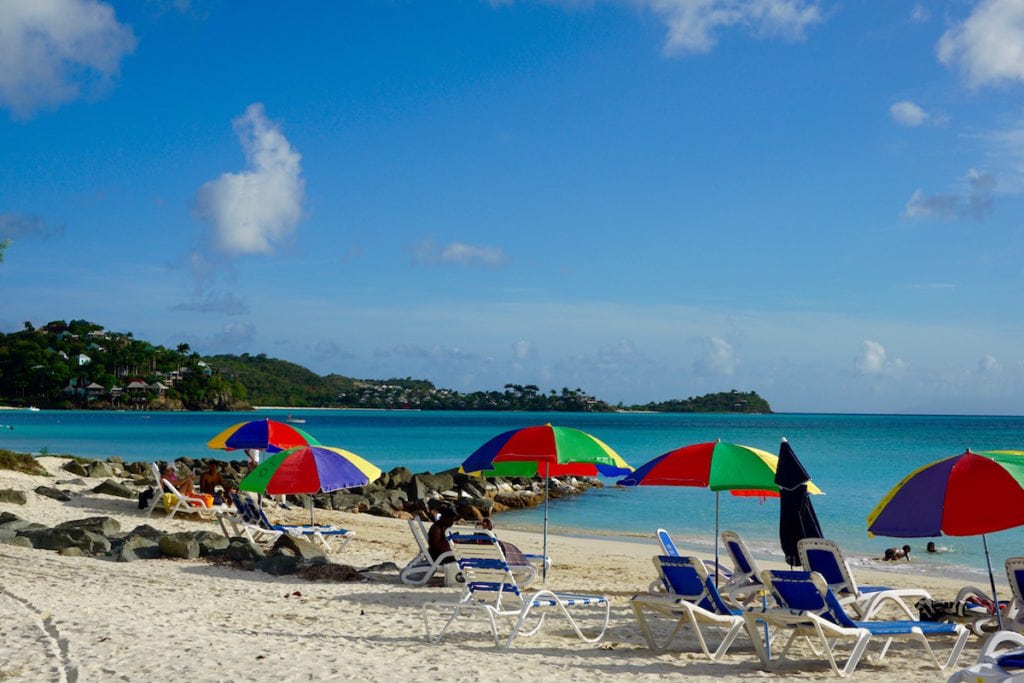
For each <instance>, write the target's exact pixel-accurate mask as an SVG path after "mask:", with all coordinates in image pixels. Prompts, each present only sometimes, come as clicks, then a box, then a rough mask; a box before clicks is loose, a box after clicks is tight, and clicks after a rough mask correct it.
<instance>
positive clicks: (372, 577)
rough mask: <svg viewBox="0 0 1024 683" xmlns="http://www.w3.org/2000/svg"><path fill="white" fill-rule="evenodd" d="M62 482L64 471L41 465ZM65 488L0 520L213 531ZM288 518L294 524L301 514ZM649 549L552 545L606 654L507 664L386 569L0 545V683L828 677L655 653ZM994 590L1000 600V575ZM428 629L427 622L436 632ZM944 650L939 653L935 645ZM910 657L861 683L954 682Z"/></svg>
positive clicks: (579, 649) (383, 551)
mask: <svg viewBox="0 0 1024 683" xmlns="http://www.w3.org/2000/svg"><path fill="white" fill-rule="evenodd" d="M40 461H41V462H42V463H43V464H44V466H45V467H46V468H47V469H48V470H49V471H50V472H53V473H56V474H57V477H56V479H57V481H63V480H67V479H73V477H71V476H63V475H65V474H66V473H64V472H60V471H59V467H60V465H61V464H62V463H63V462H64V461H63V460H61V459H59V458H41V459H40ZM83 481H84V482H85V484H84V485H81V484H77V485H76V484H60V487H61V488H67V489H70V490H71V491H72V492H73V493H77V494H79V495H74V496H73V497H72V500H71V501H69V502H59V501H56V500H53V499H51V498H47V497H44V496H40V495H37V494H35V493H34V492H33V489H35V488H36V487H37V486H39V485H40V484H47V485H52V484H53V482H54V479H52V478H47V477H37V476H30V475H25V474H20V473H15V472H10V471H4V470H0V489H6V488H13V489H20V490H24V491H26V492H27V497H28V502H27V503H26V504H25V505H17V504H9V503H0V512H5V511H6V512H11V513H14V514H16V515H18V516H19V517H22V518H23V519H26V520H29V521H33V522H38V523H41V524H45V525H47V526H53V525H55V524H57V523H59V522H62V521H66V520H71V519H81V518H84V517H92V516H97V515H107V516H111V517H114V518H116V519H117V520H118V521H119V522H120V523H121V528H122V530H123V531H128V530H131V529H132V528H134V527H136V526H138V525H141V524H150V525H152V526H154V527H156V528H159V529H161V530H167V531H188V530H197V529H207V530H210V531H219V526H218V525H217V523H216V522H210V521H198V520H195V519H192V518H191V517H188V518H180V517H179V518H175V519H172V520H168V519H166V518H165V517H164V516H163V514H162V513H159V512H158V513H157V514H155V515H152V516H148V517H147V516H144V514H143V512H144V511H142V510H139V509H138V507H137V505H136V503H135V501H131V500H126V499H123V498H115V497H112V496H106V495H101V494H95V493H91V492H90V491H89V489H91V488H92V487H93V486H95V485H96V484H97V483H99V480H95V479H93V480H90V479H84V480H83ZM289 514H290V515H291V521H295V522H302V521H304V519H303V518H304V513H303V512H301V511H295V512H291V513H282V515H284V516H287V515H289ZM317 521H318V522H332V523H335V524H338V525H340V526H344V527H346V528H348V529H352V530H354V531H356V532H357V537H356V539H355V540H354V541H353V542H352V543H351V544H349V546H348V547H347V548H346V549H345V550H344V551H343V552H342V553H340V554H336V555H333V556H332V558H331V559H332V561H334V562H339V563H344V564H350V565H353V566H355V567H356V568H365V567H369V566H373V565H379V564H381V563H387V562H393V563H395V564H396V565H398V566H399V567H401V566H403V565H404V564H405V562H407V561H408V560H409V559H410V558H411V557H412V556H413V554H414V542H413V539H412V536H411V534H410V533H409V531H408V526H407V525H406V523H405V522H404V521H402V520H393V519H385V518H379V517H373V516H370V515H358V514H347V513H338V512H327V511H320V510H318V511H317ZM496 523H497V525H498V533H499V537H501V538H503V539H505V540H508V541H511V542H513V543H516V544H517V545H519V546H520V547H521V548H523V549H524V550H526V551H530V550H532V549H535V548H539V547H540V537H539V535H538V534H534V533H527V532H521V531H511V530H504V531H503V530H502V529H501V517H500V515H499V516H498V517H497V518H496ZM656 551H657V545H656V544H655V541H654V539H653V535H652V538H651V540H650V541H649V542H646V543H645V542H632V541H629V540H619V539H580V538H572V537H564V536H553V537H551V538H550V539H549V552H550V555H551V556H552V558H553V560H554V564H553V567H552V570H551V573H550V575H549V578H548V587H549V588H552V589H554V590H560V591H561V590H567V591H578V592H585V593H600V594H604V595H607V596H608V597H609V598H610V599H611V601H612V616H611V624H610V626H609V629H608V632H607V635H606V636H605V639H604V641H603V643H601V644H600V645H597V646H595V645H588V644H585V643H582V642H580V641H579V640H577V639H576V638H575V636H574V634H572V632H571V631H570V630H568V628H567V627H566V625H565V622H564V620H560V619H558V618H554V617H552V618H551V619H549V621H548V623H546V624H545V626H544V628H543V629H541V631H540V633H538V634H537V635H535V636H531V637H521V638H518V639H517V640H516V641H515V643H514V644H513V646H512V649H511V650H510V651H508V652H504V651H501V650H499V649H496V648H494V646H493V644H492V641H490V640H489V634H488V630H487V626H486V624H485V622H484V621H482V620H479V619H464V620H462V622H461V623H460V624H459V625H458V626H457V627H455V630H454V631H453V632H452V633H451V634H450V636H449V637H448V638H446V640H445V641H444V643H442V644H441V645H431V644H429V643H427V642H426V640H425V638H424V624H423V613H422V609H421V607H422V605H423V604H424V603H425V602H427V601H429V600H434V599H445V598H454V597H455V596H456V595H457V594H458V589H446V588H433V587H424V588H409V587H406V586H403V585H402V584H401V583H400V582H399V581H398V575H397V571H380V572H374V573H371V574H369V580H367V581H364V582H358V583H333V582H325V581H308V580H303V579H298V578H295V577H274V576H270V575H268V574H264V573H262V572H258V571H244V570H240V569H235V568H232V567H228V566H224V565H215V564H211V563H209V562H207V561H205V560H173V559H159V560H143V561H137V562H130V563H124V562H114V561H111V560H110V559H106V558H96V557H67V556H61V555H58V554H57V553H55V552H49V551H44V550H33V549H29V548H22V547H16V546H12V545H0V576H2V577H3V580H2V581H0V614H2V615H3V618H2V620H0V652H2V653H3V657H2V658H0V680H19V681H20V680H26V681H28V680H32V681H36V680H59V681H76V680H77V681H95V680H124V681H144V680H145V681H150V680H171V679H174V678H181V679H187V680H189V681H218V680H239V679H249V680H280V681H304V680H320V679H326V678H341V679H346V680H357V681H384V680H403V681H428V680H429V681H434V680H438V679H441V678H454V679H466V680H481V679H487V680H493V681H513V680H516V681H518V680H522V679H524V678H527V679H529V678H533V679H537V680H574V681H576V680H579V681H589V680H598V679H604V678H607V677H609V676H611V677H623V678H625V677H629V678H631V679H642V680H658V679H667V678H670V677H671V678H675V677H678V676H679V675H680V674H684V675H686V676H690V677H695V678H696V679H698V680H704V679H706V680H712V679H722V678H730V679H734V678H746V679H749V678H787V679H788V678H798V679H835V678H836V677H835V676H833V674H832V672H831V670H830V669H829V668H828V665H827V663H824V662H823V661H821V660H818V661H814V660H812V659H810V657H811V656H810V653H809V651H807V650H806V649H803V650H801V652H803V653H804V654H806V656H808V659H807V660H805V661H802V662H791V663H788V664H786V665H785V666H784V668H782V669H780V670H779V671H777V672H775V673H767V672H764V671H762V670H761V669H760V666H759V663H758V660H757V658H756V655H755V654H754V650H753V647H752V645H751V643H750V641H749V640H748V639H747V636H746V634H745V633H744V634H741V635H740V637H739V639H738V640H737V642H736V643H735V644H734V645H733V647H732V649H731V650H730V652H729V654H728V655H727V656H726V657H725V658H724V660H723V661H721V662H710V661H708V660H707V659H706V658H705V657H704V656H703V655H702V654H701V653H700V651H699V649H698V648H697V646H696V644H695V643H694V642H693V641H692V640H690V639H687V638H683V639H681V640H677V641H676V644H675V646H674V647H675V648H676V649H675V651H673V652H671V653H666V654H660V655H655V654H653V653H652V652H651V651H650V650H649V649H648V648H647V647H646V645H645V644H644V641H643V639H642V637H641V634H640V631H639V629H638V628H637V625H636V622H635V620H634V618H633V616H632V611H631V609H630V607H629V599H630V597H632V596H633V595H635V594H637V593H641V592H645V591H646V588H647V585H648V584H649V583H650V582H651V580H652V579H653V578H654V570H653V568H652V565H651V560H650V558H651V556H652V555H654V554H656ZM856 573H857V578H858V580H859V581H861V582H863V583H882V584H888V585H895V586H899V585H905V586H907V587H910V585H911V584H910V583H908V581H909V580H912V582H913V585H914V586H917V587H923V588H926V589H927V590H929V591H930V592H931V593H932V596H933V597H934V598H936V599H951V598H952V597H953V596H955V594H956V592H957V590H958V589H959V588H960V586H961V583H960V582H958V581H954V580H951V579H949V578H945V577H941V576H928V575H920V574H914V575H913V576H910V575H907V574H901V573H900V572H898V571H886V570H885V569H884V568H882V567H879V568H877V569H870V568H861V567H858V568H857V569H856ZM1001 587H1003V589H1004V590H1005V579H1004V580H1003V582H1002V584H1001ZM439 618H440V617H439V616H438V615H435V619H439ZM980 644H981V640H980V639H978V638H976V637H972V638H971V640H970V641H969V644H968V646H967V649H966V650H965V652H964V655H963V656H962V658H961V660H960V663H959V666H966V665H968V664H971V663H973V662H974V660H975V658H976V656H977V652H978V649H979V647H980ZM941 645H942V647H943V648H945V642H943V643H942V644H941ZM922 654H923V653H922V652H921V650H920V647H919V646H916V645H911V644H909V643H907V644H900V643H897V644H895V645H894V646H893V647H892V648H891V649H890V651H889V654H888V656H887V657H886V658H885V659H884V660H883V661H882V662H881V663H873V662H870V661H863V662H862V663H861V665H860V666H859V668H858V669H857V672H856V674H855V675H854V677H853V678H854V679H855V680H891V679H895V678H897V677H899V678H901V679H904V680H910V681H937V680H945V678H946V677H947V676H948V673H943V672H940V671H938V670H937V669H935V668H934V667H926V666H924V662H923V659H922V656H921V655H922Z"/></svg>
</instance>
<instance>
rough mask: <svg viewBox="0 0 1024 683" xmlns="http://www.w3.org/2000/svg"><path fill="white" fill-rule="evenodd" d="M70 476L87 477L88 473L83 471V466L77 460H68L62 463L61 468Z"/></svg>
mask: <svg viewBox="0 0 1024 683" xmlns="http://www.w3.org/2000/svg"><path fill="white" fill-rule="evenodd" d="M61 469H62V470H65V471H67V472H70V473H71V474H77V475H78V476H80V477H88V476H89V472H88V470H86V469H85V466H84V465H83V464H82V463H80V462H78V461H77V460H69V461H67V462H66V463H64V467H62V468H61Z"/></svg>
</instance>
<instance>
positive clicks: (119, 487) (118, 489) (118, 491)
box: [92, 479, 136, 498]
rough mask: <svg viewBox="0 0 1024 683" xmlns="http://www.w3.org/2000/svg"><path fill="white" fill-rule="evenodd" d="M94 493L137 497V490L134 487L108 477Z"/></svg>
mask: <svg viewBox="0 0 1024 683" xmlns="http://www.w3.org/2000/svg"><path fill="white" fill-rule="evenodd" d="M92 492H93V493H105V494H107V495H108V496H117V497H119V498H135V496H136V492H135V490H134V489H132V488H129V487H128V486H125V485H124V484H121V483H119V482H116V481H114V480H113V479H107V480H106V481H104V482H102V483H101V484H100V485H99V486H97V487H96V488H94V489H93V490H92Z"/></svg>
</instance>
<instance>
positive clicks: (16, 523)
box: [0, 511, 28, 531]
mask: <svg viewBox="0 0 1024 683" xmlns="http://www.w3.org/2000/svg"><path fill="white" fill-rule="evenodd" d="M26 526H28V522H27V521H26V520H24V519H22V518H21V517H19V516H18V515H16V514H14V513H13V512H6V511H4V512H0V529H13V530H14V531H17V530H18V529H23V528H25V527H26Z"/></svg>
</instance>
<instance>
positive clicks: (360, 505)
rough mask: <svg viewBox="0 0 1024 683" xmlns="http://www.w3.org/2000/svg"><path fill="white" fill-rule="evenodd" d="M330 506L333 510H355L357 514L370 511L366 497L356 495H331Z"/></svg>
mask: <svg viewBox="0 0 1024 683" xmlns="http://www.w3.org/2000/svg"><path fill="white" fill-rule="evenodd" d="M331 505H332V506H333V507H334V509H335V510H356V511H358V512H366V511H367V510H369V509H370V502H369V501H368V500H367V499H366V497H365V496H361V495H359V494H356V493H334V494H331Z"/></svg>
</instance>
